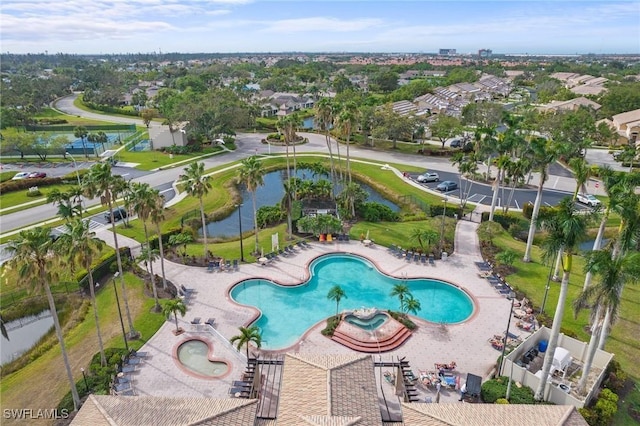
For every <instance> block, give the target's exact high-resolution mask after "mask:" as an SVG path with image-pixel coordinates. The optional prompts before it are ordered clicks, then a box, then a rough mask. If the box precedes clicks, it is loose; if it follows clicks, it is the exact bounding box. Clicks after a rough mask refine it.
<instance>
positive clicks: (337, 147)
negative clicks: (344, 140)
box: [336, 138, 344, 181]
mask: <svg viewBox="0 0 640 426" xmlns="http://www.w3.org/2000/svg"><path fill="white" fill-rule="evenodd" d="M336 154H337V155H338V171H339V172H340V173H339V176H340V181H344V175H343V173H342V165H341V164H340V163H341V161H342V159H341V158H340V141H339V140H338V139H337V138H336Z"/></svg>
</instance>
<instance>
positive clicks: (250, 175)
mask: <svg viewBox="0 0 640 426" xmlns="http://www.w3.org/2000/svg"><path fill="white" fill-rule="evenodd" d="M240 164H242V165H241V166H240V168H239V169H238V181H239V182H240V183H242V184H244V186H245V187H246V188H247V191H249V192H250V193H251V202H252V204H253V229H254V233H255V238H256V247H255V251H254V253H258V250H259V249H260V243H259V242H258V206H257V201H256V190H257V189H258V188H259V187H261V186H262V185H264V169H263V168H262V164H261V163H260V161H259V160H258V157H257V156H255V155H253V156H251V157H248V158H245V159H244V160H242V162H241V163H240ZM240 238H241V239H242V235H240Z"/></svg>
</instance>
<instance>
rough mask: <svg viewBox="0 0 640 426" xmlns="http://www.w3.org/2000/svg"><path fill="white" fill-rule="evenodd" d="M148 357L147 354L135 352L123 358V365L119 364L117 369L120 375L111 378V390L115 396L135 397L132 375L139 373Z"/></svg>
mask: <svg viewBox="0 0 640 426" xmlns="http://www.w3.org/2000/svg"><path fill="white" fill-rule="evenodd" d="M146 357H147V353H146V352H138V351H135V350H132V351H131V352H130V353H129V354H127V355H123V356H122V363H119V364H118V368H117V371H118V373H117V374H116V375H113V376H111V385H110V389H111V393H112V394H113V395H123V396H135V394H136V393H135V390H134V388H133V376H132V374H133V373H135V372H136V371H137V368H138V367H139V366H140V365H141V364H142V361H143V360H144V359H145V358H146Z"/></svg>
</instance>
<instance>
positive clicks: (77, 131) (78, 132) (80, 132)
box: [73, 126, 89, 158]
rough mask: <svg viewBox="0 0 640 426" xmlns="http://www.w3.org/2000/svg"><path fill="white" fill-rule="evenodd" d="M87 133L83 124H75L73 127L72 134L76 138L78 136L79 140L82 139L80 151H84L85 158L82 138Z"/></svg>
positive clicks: (85, 147) (85, 148)
mask: <svg viewBox="0 0 640 426" xmlns="http://www.w3.org/2000/svg"><path fill="white" fill-rule="evenodd" d="M88 134H89V132H88V131H87V128H86V127H84V126H76V127H75V128H74V129H73V136H75V137H76V138H80V140H81V141H82V151H83V152H84V156H85V158H87V145H86V144H85V143H84V139H85V138H86V137H87V135H88Z"/></svg>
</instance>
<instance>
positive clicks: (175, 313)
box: [173, 311, 180, 333]
mask: <svg viewBox="0 0 640 426" xmlns="http://www.w3.org/2000/svg"><path fill="white" fill-rule="evenodd" d="M173 317H174V318H175V319H176V333H178V332H179V331H180V327H178V312H177V311H173Z"/></svg>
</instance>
